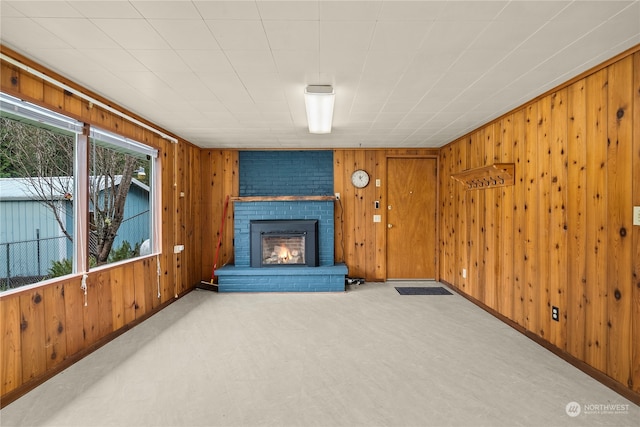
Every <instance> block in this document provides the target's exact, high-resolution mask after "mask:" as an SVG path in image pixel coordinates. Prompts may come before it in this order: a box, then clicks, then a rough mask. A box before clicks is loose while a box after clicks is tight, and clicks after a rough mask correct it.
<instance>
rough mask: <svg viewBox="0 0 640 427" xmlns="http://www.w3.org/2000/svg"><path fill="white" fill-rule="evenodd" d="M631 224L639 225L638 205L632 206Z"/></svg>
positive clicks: (639, 210)
mask: <svg viewBox="0 0 640 427" xmlns="http://www.w3.org/2000/svg"><path fill="white" fill-rule="evenodd" d="M633 225H640V206H634V207H633Z"/></svg>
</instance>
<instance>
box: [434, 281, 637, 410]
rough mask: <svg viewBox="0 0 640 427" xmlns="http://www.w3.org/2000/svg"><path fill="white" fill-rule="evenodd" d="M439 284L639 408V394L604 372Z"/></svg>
mask: <svg viewBox="0 0 640 427" xmlns="http://www.w3.org/2000/svg"><path fill="white" fill-rule="evenodd" d="M441 282H442V283H444V284H445V285H447V286H448V287H450V288H451V290H453V291H455V292H456V293H457V294H459V295H461V296H463V297H464V298H466V299H467V300H469V301H471V302H472V303H473V304H475V305H477V306H478V307H480V308H481V309H483V310H484V311H486V312H487V313H489V314H491V315H492V316H494V317H496V318H497V319H499V320H501V321H502V322H504V323H506V324H507V325H509V326H511V327H512V328H513V329H515V330H516V331H518V332H520V333H521V334H523V335H524V336H526V337H527V338H529V339H531V340H532V341H534V342H535V343H536V344H539V345H540V346H542V347H544V348H546V349H547V350H549V351H550V352H552V353H553V354H555V355H556V356H558V357H560V358H562V359H563V360H564V361H566V362H567V363H570V364H571V365H573V366H575V367H576V368H578V369H580V370H581V371H582V372H584V373H585V374H587V375H589V376H590V377H591V378H593V379H595V380H596V381H598V382H599V383H601V384H603V385H604V386H606V387H609V388H610V389H611V390H613V391H615V392H616V393H618V394H619V395H621V396H622V397H624V398H625V399H628V400H630V401H631V402H633V403H634V404H636V405H638V406H640V393H636V392H635V391H633V390H631V389H629V388H628V387H625V386H624V385H623V384H621V383H619V382H618V381H616V380H614V379H613V378H611V377H609V376H608V375H606V374H605V373H604V372H602V371H599V370H597V369H596V368H594V367H593V366H591V365H589V364H587V363H586V362H584V361H582V360H580V359H578V358H577V357H575V356H573V355H572V354H570V353H567V352H566V351H565V350H562V349H560V348H558V347H556V346H554V345H553V344H551V343H550V342H548V341H546V340H544V339H543V338H541V337H539V336H538V335H536V334H534V333H533V332H531V331H529V330H527V329H525V328H523V327H522V326H521V325H519V324H517V323H516V322H514V321H513V320H511V319H509V318H508V317H506V316H504V315H502V314H500V313H499V312H497V311H495V310H494V309H492V308H491V307H489V306H487V305H485V304H483V303H482V302H480V301H478V300H477V299H475V298H474V297H472V296H471V295H467V294H466V293H464V292H462V291H461V290H460V289H458V288H457V287H455V286H454V285H452V284H451V283H449V282H447V281H444V280H441Z"/></svg>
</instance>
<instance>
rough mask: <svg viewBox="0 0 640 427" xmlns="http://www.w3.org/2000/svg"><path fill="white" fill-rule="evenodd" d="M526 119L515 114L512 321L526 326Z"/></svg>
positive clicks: (522, 111) (519, 112)
mask: <svg viewBox="0 0 640 427" xmlns="http://www.w3.org/2000/svg"><path fill="white" fill-rule="evenodd" d="M524 129H525V117H524V110H519V111H517V112H515V113H514V114H513V135H512V137H513V153H514V164H515V170H516V172H515V173H516V177H515V178H516V179H515V183H514V189H513V195H514V202H513V209H514V211H513V236H514V240H513V283H514V290H513V317H512V319H513V320H514V321H515V322H516V323H517V324H519V325H520V326H524V324H525V322H524V317H525V315H524V312H525V296H526V292H525V290H526V282H525V274H524V273H525V262H524V257H525V254H526V242H525V194H526V184H525V173H524V171H525V164H526V152H525V143H524Z"/></svg>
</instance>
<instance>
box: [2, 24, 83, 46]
mask: <svg viewBox="0 0 640 427" xmlns="http://www.w3.org/2000/svg"><path fill="white" fill-rule="evenodd" d="M0 36H1V37H2V43H3V44H5V45H8V46H9V47H14V48H16V49H18V50H20V49H23V50H32V49H63V48H70V47H71V46H70V45H69V44H68V43H66V42H64V41H63V40H62V39H60V38H59V37H58V36H56V35H55V34H53V33H51V32H50V31H48V30H46V29H44V28H42V26H40V25H38V24H37V23H36V22H34V21H33V20H31V19H29V18H5V17H3V18H2V27H0ZM25 53H26V52H25Z"/></svg>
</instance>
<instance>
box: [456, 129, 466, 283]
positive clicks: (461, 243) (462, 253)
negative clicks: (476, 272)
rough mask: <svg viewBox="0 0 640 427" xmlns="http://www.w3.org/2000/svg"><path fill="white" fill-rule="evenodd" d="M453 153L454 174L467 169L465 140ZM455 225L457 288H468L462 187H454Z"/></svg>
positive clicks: (464, 197)
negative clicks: (454, 157) (463, 271)
mask: <svg viewBox="0 0 640 427" xmlns="http://www.w3.org/2000/svg"><path fill="white" fill-rule="evenodd" d="M455 153H456V157H457V162H456V166H455V171H456V172H461V171H463V170H466V169H467V168H468V167H469V144H467V143H466V141H465V140H459V141H458V142H457V143H456V148H455ZM455 189H456V190H455V191H456V193H455V194H456V196H455V197H456V224H457V227H458V232H459V237H458V240H457V243H456V253H457V257H456V268H457V269H458V272H457V274H458V275H459V287H461V288H462V289H467V288H468V283H469V282H468V280H469V246H468V244H467V242H468V239H469V215H468V213H469V206H468V205H467V202H468V200H469V198H468V197H467V193H469V191H467V190H466V188H464V186H461V185H456V187H455ZM462 269H465V270H466V273H467V274H466V277H462V276H463V275H462Z"/></svg>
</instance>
